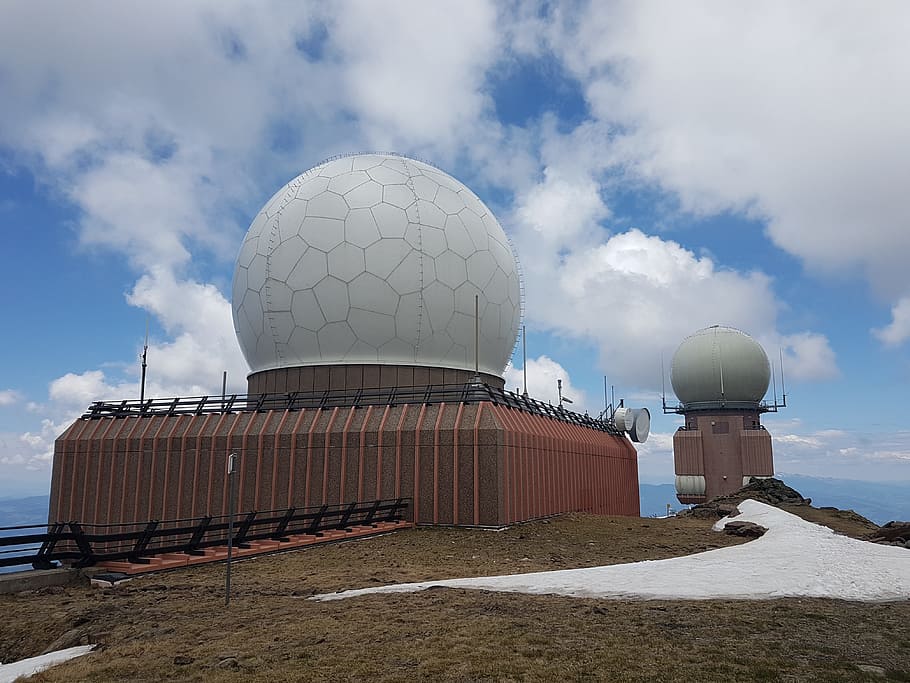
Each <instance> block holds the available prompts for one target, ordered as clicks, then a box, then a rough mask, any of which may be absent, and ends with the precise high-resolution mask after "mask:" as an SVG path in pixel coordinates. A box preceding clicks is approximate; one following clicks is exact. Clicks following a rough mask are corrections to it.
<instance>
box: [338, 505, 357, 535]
mask: <svg viewBox="0 0 910 683" xmlns="http://www.w3.org/2000/svg"><path fill="white" fill-rule="evenodd" d="M356 507H357V502H356V501H355V502H353V503H351V504H350V505H348V508H347V510H345V511H344V514H343V515H341V519H340V520H339V521H338V528H339V529H344V530H345V531H350V529H349V528H348V521H349V520H350V519H351V515H352V514H353V513H354V509H355V508H356Z"/></svg>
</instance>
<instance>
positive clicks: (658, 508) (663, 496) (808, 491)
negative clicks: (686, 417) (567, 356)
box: [0, 474, 910, 527]
mask: <svg viewBox="0 0 910 683" xmlns="http://www.w3.org/2000/svg"><path fill="white" fill-rule="evenodd" d="M778 476H779V478H781V479H783V480H784V482H786V484H787V485H788V486H792V487H793V488H794V489H796V490H797V491H799V492H800V493H801V494H802V495H803V496H805V497H806V498H811V499H812V504H813V505H815V506H816V507H822V506H831V507H836V508H840V509H842V510H854V511H856V512H858V513H859V514H861V515H862V516H863V517H867V518H868V519H871V520H872V521H873V522H875V523H876V524H884V523H885V522H890V521H891V520H910V483H908V482H903V483H897V484H890V483H880V482H867V481H853V480H849V479H823V478H820V477H807V476H803V475H801V474H781V475H778ZM639 492H640V495H641V515H642V517H654V516H659V515H665V514H667V504H669V505H670V508H671V509H672V510H679V509H680V508H682V507H683V506H682V505H681V504H680V503H679V501H677V500H676V488H675V486H674V485H673V484H641V485H640V486H639ZM48 501H49V496H29V497H28V498H5V499H0V527H6V526H19V525H21V524H41V523H43V522H46V521H47V510H48Z"/></svg>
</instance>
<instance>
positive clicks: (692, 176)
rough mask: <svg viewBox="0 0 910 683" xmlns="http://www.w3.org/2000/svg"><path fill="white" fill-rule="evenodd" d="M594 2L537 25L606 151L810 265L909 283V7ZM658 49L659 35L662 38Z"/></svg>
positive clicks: (890, 291) (887, 291) (630, 169)
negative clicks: (760, 230) (762, 233)
mask: <svg viewBox="0 0 910 683" xmlns="http://www.w3.org/2000/svg"><path fill="white" fill-rule="evenodd" d="M612 10H613V11H611V12H605V11H603V6H602V5H600V4H598V3H591V4H590V5H588V6H587V8H586V9H585V10H584V11H583V13H582V15H581V16H568V15H567V14H564V13H556V18H557V19H559V21H557V22H555V23H554V24H552V25H550V26H549V27H544V28H542V29H541V32H542V35H543V38H542V40H546V41H547V43H548V45H549V47H550V48H551V49H553V50H554V51H555V53H556V54H557V55H558V56H559V57H560V58H562V59H563V60H564V62H565V63H566V64H567V65H568V67H569V68H570V69H571V70H572V72H573V73H575V74H576V75H577V76H578V77H579V78H580V79H581V80H582V82H583V83H585V87H586V94H587V97H588V101H589V104H590V106H591V109H592V113H593V114H594V116H595V118H596V119H597V120H598V122H599V125H602V126H604V127H612V129H613V130H615V131H616V135H615V138H614V144H613V146H612V148H611V150H610V153H611V154H612V156H613V159H612V163H613V164H616V165H618V166H619V167H621V168H622V169H623V170H624V171H625V172H627V173H629V174H632V175H636V176H638V177H640V178H645V179H648V180H650V181H653V182H655V183H657V184H659V185H660V186H662V187H663V188H665V189H668V190H670V191H672V192H675V193H677V195H678V196H679V198H680V200H681V201H682V203H683V206H684V207H685V208H687V209H689V210H691V211H694V212H697V213H706V214H709V213H714V212H717V211H719V210H728V209H729V210H734V211H745V212H748V213H749V214H751V215H753V216H756V217H761V218H764V219H766V220H767V233H768V235H769V237H770V238H771V239H772V240H773V241H774V242H775V243H776V244H777V245H779V246H780V247H782V248H783V249H785V250H787V251H788V252H790V253H791V254H794V255H795V256H797V257H799V258H800V259H802V260H803V261H804V262H805V264H806V265H807V266H808V267H809V268H810V269H813V270H817V271H820V272H826V273H844V272H848V273H849V272H850V271H851V270H852V271H856V272H858V273H862V274H863V275H864V276H865V277H866V278H867V279H868V281H869V282H870V283H872V285H873V286H874V287H875V288H876V289H877V290H878V291H880V292H882V293H883V294H884V295H885V296H889V297H895V296H900V295H903V294H906V274H905V270H906V265H905V264H906V262H907V259H908V257H910V231H908V230H907V229H906V224H907V217H908V214H907V208H906V198H905V194H906V188H905V183H904V179H905V178H906V177H907V176H908V175H910V155H907V154H906V149H907V147H908V145H910V131H908V128H907V126H906V124H905V122H906V121H907V119H908V118H910V95H908V93H907V91H906V90H905V89H902V88H900V87H899V85H898V84H900V83H905V82H907V81H908V80H910V62H908V61H907V60H906V59H904V58H903V55H904V53H905V42H906V41H905V36H904V35H903V32H902V31H901V30H900V28H899V27H901V26H904V25H906V23H907V21H908V20H910V7H908V5H906V4H904V3H899V2H891V3H885V5H883V6H880V7H879V11H876V12H868V11H866V8H865V7H862V6H859V5H850V4H846V3H834V4H832V3H822V2H802V3H791V2H784V1H781V2H771V3H762V4H761V5H752V6H747V5H741V4H735V3H730V4H723V5H717V4H716V3H707V2H703V3H686V4H685V5H682V4H676V5H674V4H660V5H655V4H649V3H636V2H623V3H617V4H616V5H613V6H612ZM655 46H659V49H656V48H655Z"/></svg>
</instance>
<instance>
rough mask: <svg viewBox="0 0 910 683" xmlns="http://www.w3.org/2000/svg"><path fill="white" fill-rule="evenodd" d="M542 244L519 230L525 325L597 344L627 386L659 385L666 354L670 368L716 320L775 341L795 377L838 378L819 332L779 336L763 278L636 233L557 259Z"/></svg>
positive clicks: (606, 366) (580, 244)
mask: <svg viewBox="0 0 910 683" xmlns="http://www.w3.org/2000/svg"><path fill="white" fill-rule="evenodd" d="M539 241H540V240H538V239H537V237H536V234H535V230H534V229H533V226H531V227H530V228H529V226H526V225H521V226H520V228H519V233H518V247H519V253H521V254H522V255H523V259H522V264H523V266H524V270H525V272H531V273H532V274H533V277H532V278H529V280H528V282H527V283H526V292H527V299H528V306H527V311H528V319H529V321H530V322H531V323H533V324H537V325H539V326H542V327H545V328H548V329H552V330H555V331H557V332H559V333H561V334H567V335H569V336H573V337H582V338H586V339H589V340H592V341H594V342H595V343H596V344H597V345H598V348H599V349H600V364H601V366H602V368H603V370H604V371H606V373H607V374H608V375H609V376H610V377H611V378H612V379H615V380H616V381H617V382H621V383H622V384H625V385H626V386H631V387H638V388H657V387H659V386H660V372H659V370H658V368H659V367H660V359H661V357H662V356H663V357H664V358H665V362H666V363H667V364H669V362H670V359H671V357H672V353H673V351H674V350H675V348H676V345H677V344H678V343H679V341H680V340H682V339H684V338H685V337H686V336H688V335H689V334H691V333H692V332H694V331H695V330H697V329H699V328H701V327H706V326H708V325H711V324H726V325H732V326H734V327H737V328H740V329H742V330H745V331H747V332H748V333H750V334H752V335H753V336H756V337H759V338H761V337H767V338H773V339H775V340H776V341H777V342H778V343H779V344H781V345H783V346H784V348H785V349H786V351H787V355H788V359H789V362H788V366H787V367H788V371H789V374H790V376H791V377H792V378H796V379H820V378H828V377H831V376H835V375H836V373H837V369H836V367H837V366H836V361H835V357H834V353H833V351H832V350H831V348H830V345H829V343H828V340H827V339H826V338H825V337H824V336H823V335H820V334H817V333H809V332H805V333H799V334H794V335H788V336H785V335H781V334H780V333H779V332H778V331H777V327H776V325H777V313H778V308H779V305H778V303H777V300H776V297H775V294H774V292H773V290H772V287H771V284H772V283H771V280H770V278H769V277H768V276H766V275H764V274H763V273H760V272H751V273H740V272H736V271H732V270H727V269H723V268H720V267H718V266H717V265H716V264H715V263H714V262H713V261H712V260H711V259H710V258H708V257H705V256H702V257H698V256H696V255H695V254H693V253H692V252H691V251H689V250H687V249H685V248H683V247H682V246H680V245H679V244H677V243H675V242H672V241H669V240H664V239H661V238H659V237H656V236H649V235H645V234H644V233H643V232H641V231H640V230H634V229H633V230H630V231H628V232H624V233H620V234H616V235H613V236H612V237H609V238H608V239H606V241H604V242H601V243H597V242H586V241H577V242H575V243H574V244H571V245H570V246H568V247H564V248H563V251H562V253H561V255H560V254H559V253H558V252H557V251H555V250H553V249H548V250H544V249H540V250H538V249H535V242H539ZM525 247H527V248H525ZM769 352H771V353H772V355H773V351H772V350H770V349H769Z"/></svg>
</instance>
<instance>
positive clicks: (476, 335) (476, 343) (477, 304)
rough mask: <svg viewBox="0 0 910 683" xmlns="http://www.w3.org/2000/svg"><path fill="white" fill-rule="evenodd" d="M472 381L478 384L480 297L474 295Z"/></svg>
mask: <svg viewBox="0 0 910 683" xmlns="http://www.w3.org/2000/svg"><path fill="white" fill-rule="evenodd" d="M474 381H476V382H480V296H479V295H477V294H475V295H474Z"/></svg>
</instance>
